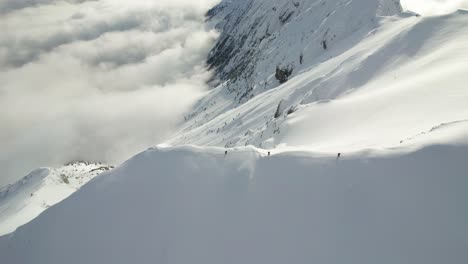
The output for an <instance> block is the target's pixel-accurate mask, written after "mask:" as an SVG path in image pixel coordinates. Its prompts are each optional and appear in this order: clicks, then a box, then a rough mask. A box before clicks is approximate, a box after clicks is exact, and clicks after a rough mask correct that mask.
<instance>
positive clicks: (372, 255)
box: [0, 145, 468, 264]
mask: <svg viewBox="0 0 468 264" xmlns="http://www.w3.org/2000/svg"><path fill="white" fill-rule="evenodd" d="M467 155H468V145H459V146H432V147H428V148H424V149H422V150H419V151H416V152H412V153H409V154H405V153H401V152H399V151H392V152H369V153H357V154H353V155H345V156H343V157H342V158H341V159H340V160H337V159H336V156H335V155H334V156H323V155H321V154H318V153H307V152H288V153H281V154H278V155H273V156H270V157H268V156H266V155H265V152H264V151H261V150H257V149H253V148H238V149H235V150H230V151H229V153H228V155H227V156H224V149H217V148H193V147H183V148H169V149H151V150H148V151H146V152H143V153H141V154H139V155H137V156H136V157H134V158H132V159H131V160H129V161H127V162H126V163H125V164H124V165H122V166H121V167H119V168H117V169H115V170H113V171H111V172H108V173H106V174H105V175H104V176H102V177H98V178H96V179H95V180H93V181H92V182H91V183H90V184H87V185H85V186H84V187H83V188H81V189H80V190H79V191H78V192H76V193H75V194H73V195H72V196H71V197H69V198H68V199H66V200H65V201H63V202H62V203H60V204H58V205H56V206H53V207H51V208H49V209H48V210H47V211H45V212H44V213H43V214H41V215H40V216H39V217H38V218H36V219H34V220H33V221H32V222H30V223H29V224H27V225H25V226H22V227H20V228H19V229H18V230H17V231H16V232H15V233H13V234H12V235H8V236H4V237H1V238H0V256H1V261H2V263H35V264H62V263H68V264H74V263H77V264H78V263H80V264H81V263H113V264H119V263H122V264H127V263H141V264H145V263H160V264H170V263H179V264H180V263H194V264H198V263H199V264H212V263H213V264H214V263H246V264H249V263H252V264H253V263H256V264H258V263H269V264H276V263H278V264H284V263H295V264H299V263H330V264H342V263H347V264H375V263H380V264H394V263H411V264H440V263H451V264H464V263H466V262H467V261H468V250H467V249H468V207H466V204H465V201H466V200H467V199H468V197H467V195H468V194H467V192H466V187H467V186H468V177H466V171H468V164H467V162H466V157H467Z"/></svg>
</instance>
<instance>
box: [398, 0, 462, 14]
mask: <svg viewBox="0 0 468 264" xmlns="http://www.w3.org/2000/svg"><path fill="white" fill-rule="evenodd" d="M401 2H402V5H403V7H404V8H405V9H408V10H411V11H414V12H416V13H419V14H422V15H443V14H447V13H450V12H453V11H456V10H457V9H460V8H464V9H466V8H468V0H402V1H401Z"/></svg>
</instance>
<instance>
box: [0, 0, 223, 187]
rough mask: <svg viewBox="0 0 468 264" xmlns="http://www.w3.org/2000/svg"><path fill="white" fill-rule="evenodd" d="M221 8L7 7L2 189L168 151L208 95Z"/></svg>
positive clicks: (0, 93) (170, 4) (44, 2)
mask: <svg viewBox="0 0 468 264" xmlns="http://www.w3.org/2000/svg"><path fill="white" fill-rule="evenodd" d="M134 2H137V3H134ZM215 2H216V0H205V1H203V0H202V1H189V0H171V1H168V0H163V1H159V0H158V1H144V0H141V1H123V0H95V1H83V0H81V1H78V0H77V1H71V0H69V1H52V0H35V1H33V0H29V1H26V0H21V1H18V0H15V1H10V0H7V1H3V2H2V3H1V4H0V25H2V26H1V28H2V37H1V38H0V146H2V148H0V186H1V185H4V184H6V183H8V182H11V181H13V180H15V179H17V178H18V177H21V176H24V175H25V174H26V173H27V172H29V171H30V170H31V169H34V168H36V167H40V166H57V165H60V164H63V163H66V162H69V161H73V160H89V161H104V162H111V163H117V162H121V161H123V160H124V159H126V158H128V157H129V156H130V155H132V154H134V153H136V152H138V151H140V150H142V149H145V148H147V147H149V146H151V145H154V144H157V143H159V142H161V141H163V140H164V139H165V138H166V137H167V136H168V135H169V134H170V133H171V132H172V131H173V129H174V127H175V126H176V125H177V124H178V122H180V121H181V120H183V115H184V113H185V112H186V111H188V110H189V108H190V106H191V105H192V104H193V102H194V101H195V100H196V99H197V98H199V96H200V95H201V94H202V93H203V92H204V91H205V90H206V88H207V87H206V84H205V83H206V81H207V80H208V79H209V78H210V73H209V72H208V71H207V69H206V67H205V65H204V62H205V58H206V56H207V54H208V52H209V50H210V48H211V47H212V45H213V42H214V41H215V39H216V37H217V34H216V32H214V31H212V30H209V29H207V28H206V26H205V24H204V19H205V18H204V14H205V12H206V10H207V9H208V8H209V7H211V6H213V5H214V4H215Z"/></svg>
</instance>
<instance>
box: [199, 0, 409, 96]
mask: <svg viewBox="0 0 468 264" xmlns="http://www.w3.org/2000/svg"><path fill="white" fill-rule="evenodd" d="M400 12H402V7H401V5H400V3H399V1H396V0H315V1H309V0H295V1H283V0H274V1H263V0H241V1H223V2H221V3H220V4H219V5H217V6H216V7H214V8H213V9H212V10H210V11H209V12H208V14H207V16H208V18H209V20H210V21H211V22H212V23H215V25H216V28H217V29H218V30H219V31H220V32H221V36H220V38H219V41H218V42H217V44H216V46H215V47H214V48H213V50H212V51H211V53H210V55H209V58H208V64H209V65H210V67H212V68H213V69H215V70H216V77H217V78H218V79H219V80H220V81H222V82H226V81H228V83H227V85H226V87H225V89H226V90H227V92H228V93H230V94H235V100H237V101H238V102H239V103H242V102H245V101H247V100H249V99H251V98H252V97H254V96H255V95H257V94H259V93H261V92H263V91H264V90H265V89H271V88H274V87H277V86H278V85H279V84H282V83H285V82H287V81H288V79H289V78H291V77H293V76H294V75H296V74H297V73H299V72H301V71H302V70H304V69H307V68H308V67H310V66H312V65H314V64H316V63H320V62H321V61H323V60H326V59H327V58H328V57H329V56H331V54H330V53H329V50H330V49H332V48H334V47H336V46H337V44H338V43H340V42H343V41H346V42H357V41H359V40H360V38H359V37H356V36H354V38H352V39H349V37H350V36H352V35H354V34H355V33H356V32H358V31H359V32H361V36H360V37H364V36H365V35H366V34H367V33H368V32H369V31H370V30H372V29H373V28H375V27H376V25H377V24H378V21H379V20H378V17H383V16H392V15H396V14H399V13H400ZM366 29H367V30H366ZM349 44H352V43H349ZM349 44H348V45H347V46H348V47H351V46H352V45H349ZM342 51H343V50H342ZM335 52H336V51H335Z"/></svg>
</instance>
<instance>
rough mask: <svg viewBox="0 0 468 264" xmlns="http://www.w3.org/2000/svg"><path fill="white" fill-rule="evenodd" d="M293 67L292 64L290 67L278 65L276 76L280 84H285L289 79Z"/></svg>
mask: <svg viewBox="0 0 468 264" xmlns="http://www.w3.org/2000/svg"><path fill="white" fill-rule="evenodd" d="M293 70H294V69H293V68H292V67H291V66H288V67H284V68H282V67H280V66H276V73H275V78H276V80H278V82H279V83H280V84H283V83H285V82H287V81H288V80H289V76H291V74H292V73H293Z"/></svg>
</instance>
